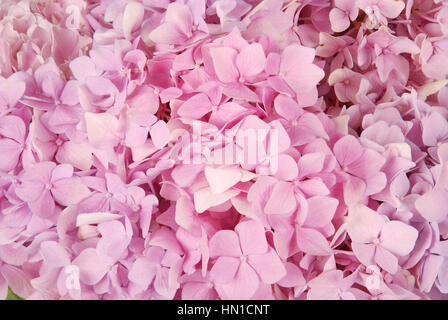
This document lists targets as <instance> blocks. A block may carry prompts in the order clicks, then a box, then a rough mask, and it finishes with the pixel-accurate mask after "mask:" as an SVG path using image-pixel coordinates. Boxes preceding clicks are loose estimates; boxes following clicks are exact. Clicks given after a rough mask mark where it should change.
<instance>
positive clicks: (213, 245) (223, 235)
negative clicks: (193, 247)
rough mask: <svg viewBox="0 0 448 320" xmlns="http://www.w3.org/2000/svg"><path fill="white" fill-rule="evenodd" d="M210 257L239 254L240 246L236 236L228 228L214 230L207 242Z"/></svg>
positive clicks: (238, 255)
mask: <svg viewBox="0 0 448 320" xmlns="http://www.w3.org/2000/svg"><path fill="white" fill-rule="evenodd" d="M209 247H210V257H212V258H213V257H221V256H228V257H237V258H239V257H240V256H241V254H242V253H241V248H240V242H239V239H238V236H237V234H236V233H235V232H233V231H230V230H221V231H218V232H216V233H215V234H214V235H213V237H212V238H211V239H210V242H209Z"/></svg>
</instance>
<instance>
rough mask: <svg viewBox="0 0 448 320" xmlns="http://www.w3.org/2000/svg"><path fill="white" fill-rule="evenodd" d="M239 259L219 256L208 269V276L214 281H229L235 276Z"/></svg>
mask: <svg viewBox="0 0 448 320" xmlns="http://www.w3.org/2000/svg"><path fill="white" fill-rule="evenodd" d="M240 262H241V261H240V259H239V258H233V257H220V258H218V260H216V262H215V264H214V265H213V267H212V269H211V270H210V278H211V279H212V280H213V281H215V282H216V283H222V284H225V283H229V282H230V281H232V280H233V279H234V278H235V275H236V272H237V271H238V268H239V266H240Z"/></svg>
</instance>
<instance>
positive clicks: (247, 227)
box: [235, 220, 268, 255]
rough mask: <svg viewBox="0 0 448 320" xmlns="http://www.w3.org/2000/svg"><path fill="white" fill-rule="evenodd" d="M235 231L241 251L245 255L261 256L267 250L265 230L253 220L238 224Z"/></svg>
mask: <svg viewBox="0 0 448 320" xmlns="http://www.w3.org/2000/svg"><path fill="white" fill-rule="evenodd" d="M235 231H236V233H237V234H238V236H239V238H240V244H241V250H242V251H243V253H244V254H245V255H249V254H250V255H252V254H263V253H266V251H267V250H268V243H267V241H266V235H265V229H264V227H263V225H262V224H261V223H260V222H258V221H255V220H247V221H243V222H240V223H239V224H238V225H237V226H236V227H235Z"/></svg>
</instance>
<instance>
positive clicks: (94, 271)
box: [72, 248, 110, 285]
mask: <svg viewBox="0 0 448 320" xmlns="http://www.w3.org/2000/svg"><path fill="white" fill-rule="evenodd" d="M109 263H110V261H108V260H107V259H105V258H104V257H102V256H100V255H98V253H97V251H96V250H95V249H94V248H87V249H84V250H83V251H82V252H81V253H80V254H79V256H77V257H76V258H75V260H73V263H72V264H73V265H75V266H77V267H78V268H79V279H80V280H81V281H82V282H83V283H85V284H87V285H94V284H96V283H98V282H99V281H100V280H101V279H102V278H103V277H104V276H105V275H106V273H107V271H108V268H109V267H110V265H109Z"/></svg>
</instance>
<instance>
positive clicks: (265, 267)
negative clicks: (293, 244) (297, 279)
mask: <svg viewBox="0 0 448 320" xmlns="http://www.w3.org/2000/svg"><path fill="white" fill-rule="evenodd" d="M248 263H249V265H250V266H252V268H254V269H255V271H256V272H257V273H258V275H259V276H260V278H261V280H262V281H263V282H264V283H268V284H272V283H276V282H277V281H279V280H280V279H282V278H283V277H284V276H285V275H286V269H285V267H284V265H283V263H282V261H281V260H280V258H279V257H278V255H277V254H276V253H275V251H274V250H272V249H270V250H269V251H268V252H267V253H265V254H255V255H250V256H249V258H248Z"/></svg>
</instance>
